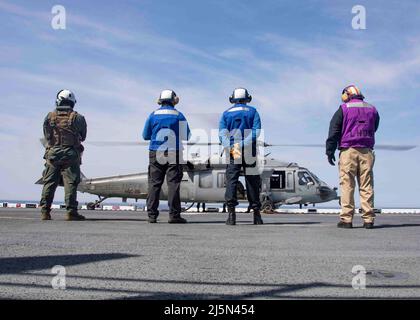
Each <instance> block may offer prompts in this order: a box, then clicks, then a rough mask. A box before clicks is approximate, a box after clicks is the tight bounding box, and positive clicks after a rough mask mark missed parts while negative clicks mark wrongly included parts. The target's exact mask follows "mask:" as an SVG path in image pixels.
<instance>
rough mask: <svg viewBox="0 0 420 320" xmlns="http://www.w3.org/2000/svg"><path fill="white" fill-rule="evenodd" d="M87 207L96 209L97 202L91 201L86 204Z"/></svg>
mask: <svg viewBox="0 0 420 320" xmlns="http://www.w3.org/2000/svg"><path fill="white" fill-rule="evenodd" d="M86 207H87V209H88V210H95V208H96V204H95V203H94V202H89V203H88V204H87V205H86Z"/></svg>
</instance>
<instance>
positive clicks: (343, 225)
mask: <svg viewBox="0 0 420 320" xmlns="http://www.w3.org/2000/svg"><path fill="white" fill-rule="evenodd" d="M337 227H338V228H343V229H351V228H353V224H352V223H351V222H344V221H340V222H339V223H337Z"/></svg>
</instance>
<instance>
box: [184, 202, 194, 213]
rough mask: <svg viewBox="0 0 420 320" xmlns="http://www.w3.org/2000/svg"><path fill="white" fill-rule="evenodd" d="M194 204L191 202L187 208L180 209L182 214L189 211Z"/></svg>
mask: <svg viewBox="0 0 420 320" xmlns="http://www.w3.org/2000/svg"><path fill="white" fill-rule="evenodd" d="M187 203H188V202H185V204H187ZM194 204H195V202H193V203H192V204H191V205H190V206H189V207H188V208H185V209H182V212H186V211H188V210H190V209H191V208H192V207H193V205H194Z"/></svg>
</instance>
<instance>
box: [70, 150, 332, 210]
mask: <svg viewBox="0 0 420 320" xmlns="http://www.w3.org/2000/svg"><path fill="white" fill-rule="evenodd" d="M212 159H214V158H210V159H209V160H208V161H207V162H204V163H202V162H199V163H197V162H192V161H188V162H187V164H186V165H185V166H184V176H183V178H182V182H181V201H183V202H185V203H192V204H191V205H190V207H192V206H193V205H194V203H195V202H199V203H224V202H225V200H224V196H225V186H226V177H225V170H226V165H224V164H221V163H220V161H215V163H213V161H212ZM264 162H265V163H264V169H263V171H262V174H261V177H262V185H261V200H262V209H263V210H264V211H266V212H271V211H273V210H274V209H275V208H276V207H278V206H280V205H282V204H299V205H307V204H310V203H311V204H312V203H313V204H315V203H322V202H327V201H331V200H337V199H338V196H337V189H336V188H331V187H330V186H328V185H327V184H326V183H325V182H323V181H321V180H320V179H319V178H318V177H317V176H316V175H315V174H314V173H312V172H311V171H309V170H308V169H306V168H303V167H300V166H299V165H298V164H296V163H287V162H282V161H278V160H275V159H272V158H268V157H265V159H264ZM242 174H243V173H242ZM242 179H243V178H240V181H239V187H238V200H239V202H246V201H247V196H246V190H245V187H244V182H243V181H241V180H242ZM78 190H79V191H81V192H87V193H90V194H95V195H98V196H99V200H98V201H96V202H95V203H89V204H88V208H89V209H94V208H95V207H96V206H97V205H98V204H99V203H101V202H102V201H104V200H106V199H108V198H122V200H123V202H126V201H127V199H128V198H132V199H136V200H137V199H146V198H147V172H144V173H137V174H129V175H121V176H112V177H104V178H96V179H88V178H86V177H83V178H82V182H81V183H80V184H79V188H78ZM167 196H168V193H167V187H166V184H163V187H162V192H161V200H166V199H167Z"/></svg>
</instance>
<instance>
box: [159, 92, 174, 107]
mask: <svg viewBox="0 0 420 320" xmlns="http://www.w3.org/2000/svg"><path fill="white" fill-rule="evenodd" d="M165 102H168V103H170V104H172V105H173V106H174V105H176V104H177V103H178V102H179V98H178V96H177V95H176V93H175V91H173V90H163V91H162V92H161V93H160V96H159V99H158V101H157V103H158V104H163V103H165Z"/></svg>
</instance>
